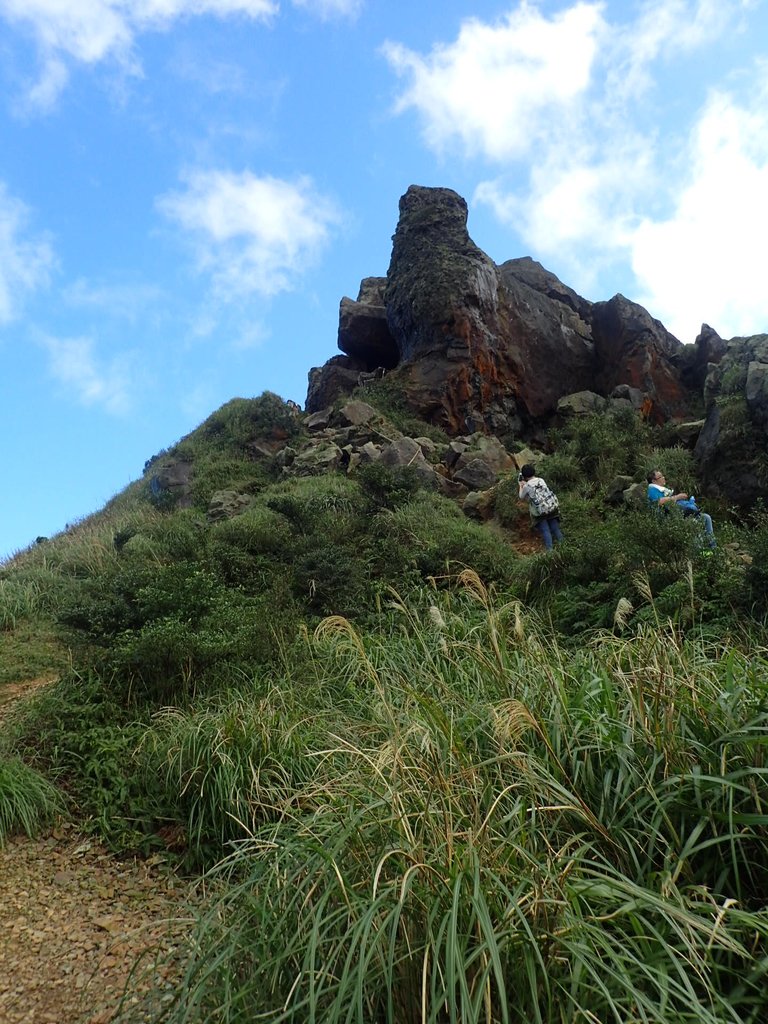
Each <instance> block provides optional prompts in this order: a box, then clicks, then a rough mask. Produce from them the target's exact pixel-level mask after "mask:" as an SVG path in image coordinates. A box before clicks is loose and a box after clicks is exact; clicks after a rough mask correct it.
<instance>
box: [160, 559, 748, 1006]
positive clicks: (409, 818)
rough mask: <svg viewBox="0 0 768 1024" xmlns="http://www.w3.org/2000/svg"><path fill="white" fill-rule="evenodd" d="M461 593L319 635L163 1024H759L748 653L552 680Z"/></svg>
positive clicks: (697, 644)
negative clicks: (284, 738)
mask: <svg viewBox="0 0 768 1024" xmlns="http://www.w3.org/2000/svg"><path fill="white" fill-rule="evenodd" d="M463 583H464V592H463V594H462V595H459V596H455V595H454V596H453V597H451V596H449V595H438V594H436V593H433V594H432V595H431V597H428V599H427V600H425V601H424V607H423V608H422V607H419V604H418V602H417V603H416V604H410V603H409V604H407V605H406V604H405V603H403V602H402V601H399V600H397V599H395V600H394V601H393V606H392V608H391V615H392V618H391V621H390V628H389V630H384V631H382V632H381V633H380V634H376V635H362V634H360V633H358V632H357V631H356V630H354V629H353V628H352V627H351V625H350V624H349V623H348V622H346V621H345V620H343V619H340V618H338V617H336V618H334V619H330V620H326V621H325V622H323V623H321V625H320V626H319V627H318V629H317V631H316V632H315V634H314V637H313V638H312V640H311V660H310V661H309V662H308V663H307V664H308V665H309V666H310V667H309V668H307V669H305V672H304V674H303V675H302V677H301V678H300V679H299V678H294V679H293V680H288V681H287V682H286V687H287V688H289V689H292V691H293V692H294V693H297V692H302V693H304V692H306V693H308V694H309V695H310V700H311V701H316V702H320V701H322V700H323V699H324V700H325V701H326V705H325V713H324V714H320V713H318V714H317V715H316V716H315V717H314V719H313V723H314V730H313V731H306V732H305V733H304V734H303V737H302V740H303V745H302V746H301V748H300V749H294V750H290V749H288V748H286V747H283V749H282V753H281V754H280V755H279V756H281V757H283V759H284V760H283V762H282V769H281V771H280V772H279V773H277V772H276V773H274V774H273V776H272V781H273V782H274V783H275V784H276V787H277V788H272V789H271V790H270V801H271V802H272V805H273V806H279V808H280V813H279V814H275V815H272V816H264V815H261V816H260V815H254V816H252V817H251V819H250V822H249V826H248V828H247V829H244V830H243V838H242V839H241V840H239V841H238V842H237V843H236V844H235V846H234V848H233V850H232V852H231V854H230V855H229V856H228V857H227V858H226V859H225V860H224V861H223V862H222V863H221V864H220V865H219V867H218V868H217V869H216V871H215V872H214V873H213V874H212V876H211V879H212V883H213V881H214V880H218V881H220V882H221V883H222V884H224V888H223V890H222V895H221V896H220V898H219V899H217V900H215V901H214V902H213V905H212V908H211V910H210V912H209V913H208V915H207V916H204V917H202V918H201V919H200V922H199V927H198V931H197V935H196V938H195V950H196V952H195V954H194V955H193V956H192V957H191V959H190V962H189V965H188V969H187V973H186V976H185V979H184V983H183V985H182V986H181V987H180V989H179V992H178V995H177V999H176V1001H175V1003H174V1004H173V1005H172V1006H171V1007H170V1008H169V1011H168V1019H169V1020H171V1021H173V1022H174V1024H181V1022H184V1024H191V1022H198V1021H203V1020H205V1021H209V1022H213V1024H224V1022H227V1024H234V1022H246V1021H248V1022H253V1021H258V1020H265V1021H267V1020H268V1021H274V1022H277V1021H302V1022H304V1021H318V1022H319V1021H323V1022H335V1021H348V1022H352V1021H354V1022H360V1024H362V1022H371V1021H387V1022H398V1024H402V1022H406V1024H407V1022H411V1021H413V1022H417V1021H419V1022H421V1021H425V1022H427V1021H429V1022H443V1021H445V1022H454V1021H456V1022H458V1021H461V1022H462V1024H466V1022H478V1024H479V1022H485V1024H490V1022H506V1021H538V1022H542V1024H544V1022H546V1024H550V1022H552V1024H554V1022H566V1021H568V1022H570V1021H573V1022H576V1021H599V1022H601V1024H602V1022H608V1021H614V1022H616V1024H626V1022H629V1021H644V1022H660V1021H664V1022H666V1024H682V1022H691V1024H693V1022H694V1021H696V1022H697V1024H700V1022H709V1024H714V1022H718V1024H724V1022H726V1021H728V1022H736V1021H740V1022H747V1021H750V1022H757V1021H760V1020H764V1019H765V1016H766V1014H767V1013H768V996H767V995H766V992H767V991H768V988H767V987H766V977H765V975H766V970H767V969H768V914H767V913H766V910H765V907H764V893H765V891H766V886H767V884H768V877H767V876H766V868H767V867H768V814H766V806H768V787H767V786H766V768H765V764H764V762H765V756H764V751H765V745H766V740H767V738H768V716H767V715H766V712H765V696H766V694H765V688H766V679H767V678H768V672H766V668H767V667H768V663H767V662H766V658H765V652H763V651H753V652H751V656H750V658H749V659H746V658H741V657H739V656H733V655H728V656H724V652H723V651H720V650H718V649H716V648H713V647H711V646H707V645H706V644H705V643H703V642H702V641H695V640H689V641H683V640H682V639H681V638H680V636H679V635H678V634H677V633H676V632H675V631H674V630H673V629H667V630H664V631H662V632H661V634H658V633H654V632H653V631H651V630H650V629H649V630H648V631H645V632H643V631H641V632H640V633H639V634H638V636H637V637H634V638H632V639H630V640H619V639H618V638H616V637H614V636H613V635H611V634H604V635H601V636H597V637H595V639H594V642H593V644H592V645H591V646H588V647H585V648H583V649H581V650H579V651H576V652H568V651H566V650H564V649H563V648H562V647H560V646H559V645H558V644H557V643H555V642H554V641H552V640H551V639H549V638H548V637H547V636H546V635H545V634H544V633H543V632H542V631H541V630H540V629H538V628H537V627H536V626H535V625H534V624H533V623H532V622H530V621H529V620H528V619H527V618H526V616H525V615H524V614H523V612H522V610H521V608H520V606H519V605H518V604H516V603H509V604H506V605H498V604H497V602H496V601H495V600H494V598H493V595H491V594H489V593H488V592H487V591H486V590H485V588H484V587H483V585H482V583H481V582H480V580H479V579H478V578H477V577H476V576H475V575H474V574H472V573H469V572H467V573H464V574H463ZM260 707H261V705H260V704H259V702H258V701H254V702H253V704H252V714H253V716H254V721H258V715H259V709H260ZM238 717H239V718H240V719H242V720H247V719H248V711H247V708H246V707H245V705H240V706H239V709H238ZM190 727H191V725H190ZM257 728H258V727H257ZM215 742H216V744H219V745H220V742H221V740H220V734H219V736H218V738H217V739H216V741H215ZM275 751H276V753H277V748H275ZM201 755H202V757H203V761H204V760H205V755H204V754H202V751H198V756H201ZM168 763H169V765H171V764H173V758H171V759H170V760H169V761H168ZM299 763H301V764H303V765H304V766H305V768H306V766H307V765H312V766H313V767H312V770H302V771H299V770H294V769H295V766H296V765H298V764H299ZM241 767H242V766H241ZM238 771H241V768H240V769H238ZM231 778H232V782H233V787H232V789H231V790H229V791H230V792H231V793H232V794H233V795H232V797H231V798H230V800H229V801H228V802H227V803H228V806H230V807H232V808H236V807H237V803H236V800H237V797H236V794H235V790H236V785H242V783H236V778H237V776H236V774H233V775H232V776H231ZM280 786H284V787H285V788H284V790H283V792H282V793H279V792H278V791H279V789H280ZM227 791H228V789H227V785H226V782H225V781H224V779H223V777H222V778H221V779H220V780H219V781H218V783H217V792H218V794H219V797H220V799H222V800H224V799H225V795H226V793H227ZM238 813H239V812H238ZM249 833H250V834H249Z"/></svg>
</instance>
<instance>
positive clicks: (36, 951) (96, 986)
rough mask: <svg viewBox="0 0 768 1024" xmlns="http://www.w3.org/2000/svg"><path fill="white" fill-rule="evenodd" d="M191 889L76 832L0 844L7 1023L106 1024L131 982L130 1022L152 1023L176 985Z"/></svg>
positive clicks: (0, 947)
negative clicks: (117, 856)
mask: <svg viewBox="0 0 768 1024" xmlns="http://www.w3.org/2000/svg"><path fill="white" fill-rule="evenodd" d="M189 895H190V892H189V890H188V887H187V886H186V885H185V884H184V883H180V882H179V881H178V880H175V879H174V878H173V877H172V876H171V875H169V874H167V873H164V872H162V871H160V870H158V868H157V867H153V866H152V865H150V864H146V863H142V862H134V861H130V862H120V861H117V860H115V858H114V857H113V856H112V855H111V854H109V853H107V852H106V851H104V850H103V849H102V848H101V847H99V846H98V844H96V843H93V842H91V841H90V840H87V839H83V838H82V837H81V836H77V835H74V834H73V830H72V829H62V830H61V831H58V832H57V833H56V834H54V835H53V836H50V837H49V838H47V839H42V840H30V839H26V838H16V839H12V840H11V841H10V842H8V844H7V845H6V846H5V847H4V848H3V849H2V850H0V1021H2V1022H3V1024H86V1022H87V1024H107V1022H109V1021H113V1020H115V1019H117V1016H118V1014H117V1010H118V1008H119V1007H120V1005H121V1001H122V997H123V994H124V991H125V988H126V984H127V983H128V982H129V981H131V982H132V989H131V995H130V996H129V997H128V998H127V1000H126V1001H124V1002H123V1012H125V1016H126V1019H129V1020H130V1021H131V1024H138V1022H141V1021H145V1020H149V1019H150V1018H151V1012H152V1008H153V1006H154V1008H157V1005H158V1000H159V1001H160V1002H162V1001H164V1000H167V999H168V998H169V993H170V991H171V990H172V986H173V981H174V978H173V975H174V973H175V972H174V967H173V963H174V954H175V953H176V951H177V950H178V949H179V946H180V945H181V944H183V940H184V937H185V935H186V934H187V932H188V925H187V923H186V921H185V920H184V918H183V916H181V915H184V913H185V902H186V899H187V897H188V896H189ZM139 957H141V958H142V961H141V962H140V964H139V967H138V969H137V968H136V961H137V958H139ZM158 961H162V962H161V963H160V965H159V966H158ZM127 1011H129V1012H127Z"/></svg>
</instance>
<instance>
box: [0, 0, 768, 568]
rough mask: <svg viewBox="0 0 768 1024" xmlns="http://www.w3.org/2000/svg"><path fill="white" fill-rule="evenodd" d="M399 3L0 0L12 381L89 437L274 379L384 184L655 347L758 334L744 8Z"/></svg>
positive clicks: (190, 410)
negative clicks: (603, 303) (595, 302)
mask: <svg viewBox="0 0 768 1024" xmlns="http://www.w3.org/2000/svg"><path fill="white" fill-rule="evenodd" d="M419 8H420V5H413V4H412V3H406V2H404V0H388V3H387V4H386V6H385V5H384V4H383V3H382V0H282V2H279V0H0V32H1V34H0V46H1V47H2V53H3V56H4V60H3V62H2V66H1V67H0V83H1V84H2V90H3V91H2V97H3V103H2V104H0V123H1V124H2V126H3V133H4V138H5V140H6V143H7V144H6V145H5V146H4V147H2V150H1V151H0V345H2V346H3V354H4V358H5V360H6V364H9V362H10V363H12V364H13V367H14V372H13V374H12V375H10V376H9V375H8V374H6V377H7V380H9V381H10V383H8V385H7V386H8V388H9V394H10V395H11V398H13V399H14V400H16V401H18V402H19V404H20V407H21V406H23V404H24V403H25V395H27V396H28V395H29V394H31V393H32V391H31V389H35V392H34V393H35V399H34V402H33V403H31V404H35V403H36V404H37V405H38V406H39V407H40V408H41V409H42V408H43V407H45V409H46V410H50V409H51V408H52V407H53V406H54V405H55V407H56V413H57V415H58V417H59V421H60V422H61V418H62V417H64V418H66V419H67V421H68V422H71V423H72V424H73V427H72V429H73V430H74V429H75V427H74V424H75V423H77V422H80V423H81V426H82V429H84V430H86V431H94V430H95V431H96V432H100V433H101V434H102V435H103V444H104V445H105V447H106V446H108V445H109V444H110V442H111V443H112V444H113V445H114V443H115V442H114V440H113V438H114V437H115V436H117V434H116V433H114V434H113V433H112V431H113V430H114V431H117V430H118V429H121V430H122V431H123V435H122V436H123V438H125V434H126V432H125V424H126V422H127V421H128V420H129V419H130V418H131V417H132V418H133V419H134V423H135V421H136V418H137V417H141V418H142V422H144V423H146V424H147V428H146V431H145V432H144V433H142V432H141V431H139V430H136V431H135V433H136V436H135V445H136V446H139V445H141V444H145V443H147V442H146V438H147V437H148V436H156V434H158V433H159V434H160V436H161V439H162V440H163V441H164V442H165V443H168V441H169V440H170V439H171V438H172V437H173V436H174V431H178V432H181V431H183V430H184V429H185V428H187V429H191V426H192V425H194V424H189V418H190V417H196V418H198V419H199V418H201V417H202V416H204V415H206V414H207V413H208V412H210V411H212V409H213V408H214V407H215V405H216V404H220V403H221V401H222V400H226V398H228V397H231V394H232V393H233V391H240V392H242V391H243V390H244V388H243V382H247V381H249V380H252V383H251V384H250V386H248V384H247V383H246V387H245V390H246V391H249V392H251V393H253V392H258V391H259V390H263V387H264V386H266V387H270V388H271V389H273V390H278V391H280V392H281V393H283V394H285V393H286V391H287V392H288V393H290V394H291V397H296V398H298V399H299V400H300V399H301V398H302V397H303V396H302V395H301V394H300V393H298V388H299V387H300V385H299V384H298V381H299V380H300V379H304V378H305V374H306V371H307V369H308V368H309V366H310V365H311V361H312V360H314V361H319V358H318V354H317V353H318V352H319V351H320V347H319V346H320V344H321V342H322V345H323V346H324V351H323V354H322V355H321V356H320V358H327V357H328V355H330V354H332V353H333V345H334V341H335V337H334V336H333V334H331V336H330V337H329V336H328V334H327V333H326V337H325V338H324V339H320V340H318V339H317V338H315V337H314V335H315V334H316V333H317V331H318V330H320V329H321V327H322V329H323V330H325V331H326V332H328V331H329V330H330V331H332V330H333V326H332V325H333V323H334V321H335V316H336V308H337V303H338V300H339V298H340V297H341V295H342V294H344V293H350V292H351V291H352V289H353V287H354V286H355V285H356V282H357V281H359V279H360V278H361V277H363V276H367V275H368V274H371V273H383V272H384V271H385V269H386V263H384V265H383V266H382V265H381V264H382V260H386V258H387V252H386V249H385V246H386V243H387V241H388V235H389V234H391V230H392V229H393V227H394V223H395V219H396V213H395V212H394V211H395V204H396V201H397V198H398V196H399V195H400V194H401V193H402V191H404V189H405V187H407V185H408V184H410V183H412V182H418V183H420V184H439V185H447V186H449V187H452V188H455V189H456V190H457V191H459V192H460V193H461V194H462V195H464V196H465V197H466V198H467V200H468V202H469V204H470V219H471V222H470V230H471V232H472V233H473V237H475V240H476V241H478V244H481V245H482V247H483V248H485V249H486V251H488V252H489V253H490V254H491V255H492V256H493V257H494V258H497V259H502V260H503V259H508V258H510V257H511V256H516V255H523V254H530V255H532V256H533V257H534V258H535V259H538V260H540V261H541V262H542V263H544V265H545V266H547V267H548V269H551V270H553V271H554V272H555V273H557V274H558V275H559V276H560V277H561V278H562V279H563V280H564V281H565V282H566V283H567V284H569V285H571V286H572V287H574V288H576V290H578V291H581V292H582V294H585V295H587V296H589V297H590V298H595V299H597V298H608V297H609V296H610V295H611V294H613V293H614V292H616V291H622V292H623V293H624V294H625V295H627V296H628V297H629V298H631V299H634V300H636V301H638V302H640V303H642V304H643V305H644V306H646V307H647V308H648V309H649V311H650V312H651V313H652V314H653V315H654V316H656V317H658V318H659V319H661V320H662V321H663V322H664V324H665V325H666V326H667V327H668V328H669V329H670V330H671V331H672V332H673V333H674V334H676V335H677V336H678V337H679V338H680V339H681V340H683V341H686V342H690V341H692V340H693V339H694V337H695V335H696V333H697V332H698V329H699V327H700V325H701V323H702V322H707V323H709V324H711V325H712V326H713V327H714V328H715V329H716V330H717V331H718V332H719V333H720V334H721V335H723V336H724V337H731V336H734V335H739V334H753V333H761V332H763V331H766V330H768V293H766V290H765V288H764V286H763V281H762V277H763V274H762V262H763V261H762V258H761V257H762V239H763V237H764V236H765V234H766V228H768V204H766V203H765V201H764V198H763V197H764V196H765V195H766V194H768V102H766V101H767V100H768V33H767V32H766V28H768V14H767V13H766V0H637V2H634V3H632V2H627V0H602V2H597V0H576V2H569V0H539V2H534V0H518V2H500V0H472V2H470V0H444V3H443V4H442V5H441V13H440V16H439V17H436V16H435V15H434V12H432V13H431V14H430V12H429V11H423V10H421V9H419ZM475 222H477V223H478V224H479V225H480V230H481V234H482V237H481V238H478V237H476V236H475V231H474V224H475ZM368 259H370V260H371V264H369V265H366V263H365V262H364V261H365V260H368ZM353 282H354V284H353ZM329 325H331V326H330V327H329ZM313 339H314V340H313ZM248 360H251V362H250V363H249V361H248ZM260 380H261V381H263V382H264V383H263V386H261V387H260V386H259V381H260ZM25 389H29V390H25ZM41 389H42V390H41ZM26 407H27V408H28V407H30V399H29V398H28V397H27V398H26ZM6 408H7V409H11V408H12V403H11V404H7V406H6ZM47 414H48V412H46V415H47ZM41 415H42V413H41ZM78 416H82V417H86V418H84V419H83V420H82V421H78V419H77V417H78ZM95 417H96V418H98V423H97V425H96V426H94V423H95V422H96V420H95V419H94V418H95ZM110 421H115V423H117V424H118V426H117V427H114V428H111V427H109V426H108V425H107V424H108V423H109V422H110ZM188 424H189V425H188ZM152 430H153V431H154V433H150V431H152ZM176 436H178V434H177V435H176ZM111 439H112V440H111ZM124 443H125V446H126V457H128V454H129V453H130V456H131V457H132V458H133V459H135V458H136V453H135V451H131V450H130V445H129V444H128V442H127V441H126V442H124ZM147 454H151V452H148V453H147V452H146V451H145V452H144V457H146V455H147ZM2 546H3V542H2V538H0V549H1V548H2Z"/></svg>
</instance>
